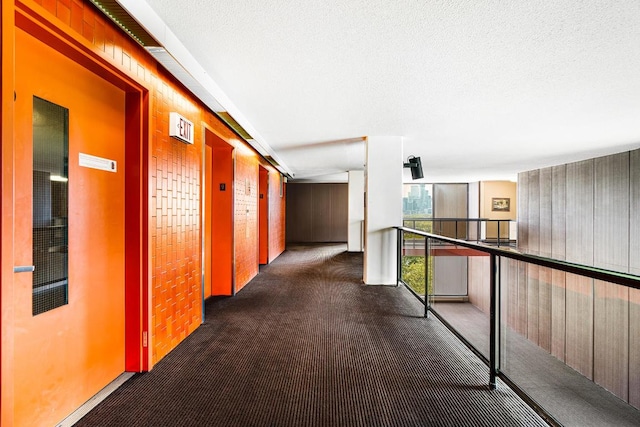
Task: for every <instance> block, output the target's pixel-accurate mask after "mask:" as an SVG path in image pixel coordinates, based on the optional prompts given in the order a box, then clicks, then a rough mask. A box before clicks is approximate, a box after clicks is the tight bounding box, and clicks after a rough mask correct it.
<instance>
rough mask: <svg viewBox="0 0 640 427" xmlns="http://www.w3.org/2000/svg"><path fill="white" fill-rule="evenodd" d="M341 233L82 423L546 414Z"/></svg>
mask: <svg viewBox="0 0 640 427" xmlns="http://www.w3.org/2000/svg"><path fill="white" fill-rule="evenodd" d="M345 249H346V248H345V245H308V246H302V245H298V246H290V247H289V248H288V249H287V251H286V252H285V253H283V254H282V255H281V256H280V257H278V258H277V259H276V260H275V261H274V262H273V263H271V264H270V265H268V266H266V267H263V268H261V272H260V274H259V275H258V276H257V277H256V278H255V279H254V280H253V281H252V282H251V283H250V284H249V285H248V286H247V287H245V288H244V289H243V290H242V291H241V292H240V293H238V295H236V296H235V297H231V298H214V299H211V300H209V301H207V303H206V307H205V311H206V321H205V323H204V324H203V325H202V326H201V327H200V328H199V329H198V330H196V331H195V332H194V333H193V334H192V335H191V336H189V337H188V338H187V339H186V340H185V341H184V342H183V343H181V344H180V345H179V346H178V347H177V348H176V349H175V350H173V351H172V352H171V353H170V354H169V355H168V356H166V357H165V358H164V359H163V360H162V361H160V363H158V364H157V365H156V366H155V367H154V369H153V370H152V371H151V372H148V373H144V374H139V375H136V376H134V377H133V378H132V379H131V380H129V381H128V382H126V383H125V384H124V385H123V386H122V387H120V388H119V389H118V390H116V391H115V392H114V393H113V394H112V395H111V396H109V397H108V398H107V399H106V400H104V401H103V402H102V403H101V404H100V405H99V406H97V407H96V408H95V409H94V410H93V411H91V412H89V414H87V415H86V416H85V417H84V418H83V419H81V420H80V421H79V422H78V423H77V424H76V425H77V426H128V427H130V426H492V427H493V426H505V427H506V426H509V427H511V426H542V425H546V424H545V423H544V422H543V421H542V420H541V419H540V418H539V417H538V416H537V415H536V414H535V413H534V412H533V411H532V410H531V409H529V408H528V407H527V406H526V405H525V404H524V403H523V402H522V401H521V400H520V399H519V398H518V397H517V396H516V395H515V393H513V392H512V391H511V390H510V389H509V388H508V387H506V386H504V385H503V384H502V383H500V384H499V385H498V389H497V390H494V391H491V390H489V387H488V382H489V374H488V368H487V367H486V365H484V364H483V363H482V362H481V361H480V360H478V359H477V358H476V357H475V356H474V355H473V354H472V353H471V352H470V351H469V350H468V349H467V348H466V347H465V346H464V345H463V344H462V343H460V342H459V341H458V340H457V339H456V338H455V337H454V336H453V335H452V334H451V333H450V332H449V331H448V330H447V329H446V328H445V327H444V326H442V325H441V324H440V323H439V322H438V321H437V320H435V319H425V318H424V317H423V316H422V314H423V311H424V309H423V306H422V304H421V303H420V302H419V301H417V299H416V298H415V297H414V296H413V295H411V294H410V293H409V291H407V290H406V289H404V288H402V287H393V286H365V285H363V284H362V254H352V253H347V252H345Z"/></svg>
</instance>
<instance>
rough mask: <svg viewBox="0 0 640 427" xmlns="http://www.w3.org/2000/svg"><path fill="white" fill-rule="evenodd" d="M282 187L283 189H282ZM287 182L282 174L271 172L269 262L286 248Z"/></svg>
mask: <svg viewBox="0 0 640 427" xmlns="http://www.w3.org/2000/svg"><path fill="white" fill-rule="evenodd" d="M281 189H282V190H281ZM286 193H287V184H286V183H284V182H283V178H282V176H281V175H280V174H278V173H274V172H273V171H270V173H269V262H271V261H273V260H274V259H276V258H277V257H278V255H280V254H281V253H282V252H284V249H285V229H286V226H285V220H286V217H285V212H286V209H285V201H286V200H287V194H286Z"/></svg>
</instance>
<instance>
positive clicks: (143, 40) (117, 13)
mask: <svg viewBox="0 0 640 427" xmlns="http://www.w3.org/2000/svg"><path fill="white" fill-rule="evenodd" d="M90 1H91V3H93V4H94V5H95V6H96V7H97V8H98V9H100V11H101V12H102V13H104V14H105V15H106V16H107V17H109V18H110V19H111V20H112V21H113V22H115V23H116V25H118V27H120V28H122V29H123V30H124V31H125V32H126V33H127V34H129V35H130V36H131V37H133V39H134V40H136V41H137V42H138V43H140V44H141V45H142V46H144V47H149V46H160V43H158V41H157V40H156V39H154V38H153V36H152V35H151V34H149V33H148V32H147V31H146V30H145V29H144V28H142V26H141V25H140V24H138V22H137V21H136V20H135V19H133V18H132V17H131V16H129V14H128V13H127V12H126V11H125V10H124V9H123V8H122V6H120V4H118V2H117V1H115V0H90Z"/></svg>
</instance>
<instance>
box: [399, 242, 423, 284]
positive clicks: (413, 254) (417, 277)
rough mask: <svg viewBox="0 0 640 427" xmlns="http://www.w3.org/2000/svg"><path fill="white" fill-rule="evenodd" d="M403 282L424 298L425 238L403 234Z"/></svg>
mask: <svg viewBox="0 0 640 427" xmlns="http://www.w3.org/2000/svg"><path fill="white" fill-rule="evenodd" d="M403 237H404V238H403V242H402V281H403V282H404V283H405V284H406V285H407V286H408V287H409V288H410V289H411V290H412V291H413V292H414V293H416V294H417V295H419V296H424V288H425V277H424V258H425V256H424V237H423V236H419V235H416V234H412V233H403Z"/></svg>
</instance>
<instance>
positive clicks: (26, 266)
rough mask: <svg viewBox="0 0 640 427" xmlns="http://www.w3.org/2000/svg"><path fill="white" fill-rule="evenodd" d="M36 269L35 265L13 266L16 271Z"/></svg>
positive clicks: (32, 270)
mask: <svg viewBox="0 0 640 427" xmlns="http://www.w3.org/2000/svg"><path fill="white" fill-rule="evenodd" d="M34 271H36V266H35V265H16V266H15V267H13V272H14V273H33V272H34Z"/></svg>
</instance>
